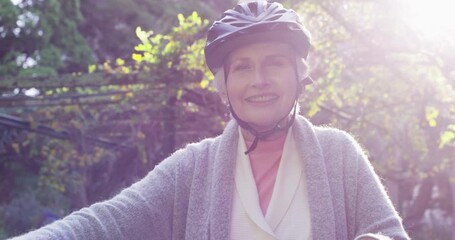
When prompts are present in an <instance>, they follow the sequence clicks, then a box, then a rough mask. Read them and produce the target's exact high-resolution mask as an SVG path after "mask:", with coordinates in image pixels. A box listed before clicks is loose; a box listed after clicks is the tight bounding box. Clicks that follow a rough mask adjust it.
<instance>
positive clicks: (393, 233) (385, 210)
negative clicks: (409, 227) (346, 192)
mask: <svg viewBox="0 0 455 240" xmlns="http://www.w3.org/2000/svg"><path fill="white" fill-rule="evenodd" d="M351 141H352V142H353V147H354V148H355V151H354V152H356V161H354V164H355V166H351V167H352V168H351V171H352V172H351V173H352V174H355V175H354V176H353V177H354V179H355V181H354V183H355V186H352V187H354V188H355V190H354V192H353V193H352V194H355V197H354V199H355V201H354V202H353V203H348V205H351V206H353V204H354V207H352V208H351V209H352V210H353V211H355V214H354V217H355V220H354V222H355V233H356V237H355V240H361V239H390V238H392V239H395V240H400V239H410V238H409V236H408V235H407V233H406V231H405V230H404V228H403V225H402V221H401V218H400V217H399V215H398V213H397V212H396V211H395V208H394V207H393V205H392V202H391V200H390V198H389V197H388V195H387V193H386V191H385V189H384V186H383V185H382V183H381V181H380V179H379V177H378V175H377V174H376V173H375V171H374V169H373V166H372V165H371V163H370V162H369V161H368V159H367V157H366V155H365V154H364V153H363V150H362V149H361V147H360V146H359V145H358V144H357V142H355V140H353V139H351Z"/></svg>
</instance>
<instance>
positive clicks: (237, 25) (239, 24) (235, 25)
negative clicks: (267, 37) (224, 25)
mask: <svg viewBox="0 0 455 240" xmlns="http://www.w3.org/2000/svg"><path fill="white" fill-rule="evenodd" d="M231 25H232V26H234V27H244V26H247V25H249V23H232V24H231Z"/></svg>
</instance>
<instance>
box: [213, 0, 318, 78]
mask: <svg viewBox="0 0 455 240" xmlns="http://www.w3.org/2000/svg"><path fill="white" fill-rule="evenodd" d="M258 41H279V42H286V43H289V44H291V45H292V46H293V47H294V48H295V49H296V50H297V53H298V56H300V57H302V58H305V59H306V58H307V56H308V51H309V48H310V33H309V31H308V30H307V29H306V28H305V27H304V26H303V25H302V23H301V22H300V20H299V16H298V15H297V14H296V12H294V11H293V10H291V9H286V8H284V7H283V5H281V4H280V3H276V2H267V1H255V2H248V3H240V4H238V5H237V6H235V7H234V8H233V9H230V10H227V11H225V12H224V14H223V15H222V16H221V18H220V19H219V20H217V21H215V22H214V23H213V25H212V26H211V27H210V29H209V30H208V33H207V42H206V45H205V59H206V63H207V66H208V67H209V69H210V71H212V73H213V74H215V73H216V72H217V71H218V70H219V69H220V68H221V67H222V66H223V64H224V61H225V58H226V56H227V55H228V54H229V53H230V52H232V51H233V50H235V49H237V48H239V47H242V46H244V45H247V44H251V43H255V42H258Z"/></svg>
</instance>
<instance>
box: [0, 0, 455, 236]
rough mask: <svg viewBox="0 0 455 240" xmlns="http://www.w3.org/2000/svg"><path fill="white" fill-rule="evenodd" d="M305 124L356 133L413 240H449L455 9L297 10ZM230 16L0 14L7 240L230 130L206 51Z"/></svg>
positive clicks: (188, 12) (11, 2)
mask: <svg viewBox="0 0 455 240" xmlns="http://www.w3.org/2000/svg"><path fill="white" fill-rule="evenodd" d="M280 2H282V3H283V4H285V5H286V6H288V7H292V8H294V9H296V10H297V11H298V12H299V14H301V16H302V19H303V21H304V23H305V25H307V26H308V28H309V29H310V31H311V33H312V35H313V49H312V50H311V53H310V55H311V56H310V59H309V63H310V66H311V75H312V77H313V79H314V80H315V83H314V84H313V85H311V86H309V87H308V88H307V90H306V92H305V93H304V96H303V97H302V99H301V113H302V115H304V116H306V117H307V118H309V119H311V121H312V122H313V123H315V124H318V125H328V126H334V127H338V128H341V129H344V130H346V131H348V132H350V133H352V134H353V135H354V136H355V137H356V138H357V139H358V141H359V142H360V143H361V144H362V146H363V147H364V148H365V150H366V151H367V153H368V155H369V158H370V160H371V162H372V163H373V164H374V166H375V169H376V170H377V172H378V173H379V174H380V176H381V178H382V180H383V182H384V183H385V184H386V186H387V191H388V192H389V194H390V196H391V198H392V200H393V203H394V204H395V207H396V208H397V210H398V211H399V212H400V214H401V216H402V217H403V219H404V224H405V227H406V229H407V230H408V232H409V233H410V235H411V236H412V237H413V239H452V240H455V230H454V229H455V225H454V219H455V212H454V205H455V90H454V87H455V54H454V53H455V24H453V23H454V22H455V15H454V14H453V13H452V12H453V9H455V2H454V1H452V0H433V1H428V0H382V1H373V0H336V1H335V0H300V1H297V0H293V1H291V0H289V1H280ZM235 3H236V2H235V1H226V0H197V1H196V0H184V1H183V0H168V1H165V2H163V1H156V0H102V1H89V0H0V239H4V238H7V237H9V236H13V235H17V234H20V233H23V232H26V231H29V230H30V229H34V228H38V227H40V226H43V225H45V224H47V223H50V222H52V221H54V220H56V219H59V218H61V217H63V216H65V215H67V214H68V213H70V212H71V211H73V210H75V209H79V208H81V207H84V206H88V205H90V204H91V203H93V202H96V201H100V200H103V199H107V198H109V197H111V196H113V195H114V194H116V193H118V192H119V191H120V190H121V189H122V188H124V187H127V186H129V185H130V184H131V183H133V182H135V181H137V180H138V179H140V178H142V177H143V176H144V175H145V174H146V173H147V172H149V171H150V170H151V169H153V167H154V166H155V165H156V164H158V163H159V162H160V161H161V160H163V159H164V158H165V157H166V156H168V155H169V154H170V153H172V152H173V151H174V150H176V149H178V148H180V147H182V146H185V144H187V143H188V142H193V141H198V140H200V139H203V138H205V137H211V136H216V135H218V134H220V133H221V131H222V129H223V127H224V126H225V124H226V122H227V121H228V120H229V114H228V111H227V109H226V107H225V106H223V104H222V103H221V101H220V99H219V98H218V96H217V95H216V92H215V91H214V88H213V87H212V85H211V81H212V76H211V74H210V72H209V71H208V69H207V67H206V66H205V64H204V57H203V47H204V43H205V32H206V30H207V26H208V24H209V23H210V22H211V21H213V20H214V19H215V18H216V17H217V16H219V15H220V13H221V12H223V11H224V10H226V9H228V8H231V7H232V6H234V4H235Z"/></svg>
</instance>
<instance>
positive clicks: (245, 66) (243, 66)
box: [234, 63, 251, 71]
mask: <svg viewBox="0 0 455 240" xmlns="http://www.w3.org/2000/svg"><path fill="white" fill-rule="evenodd" d="M248 69H251V65H250V64H246V63H245V64H238V65H235V66H234V71H243V70H248Z"/></svg>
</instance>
